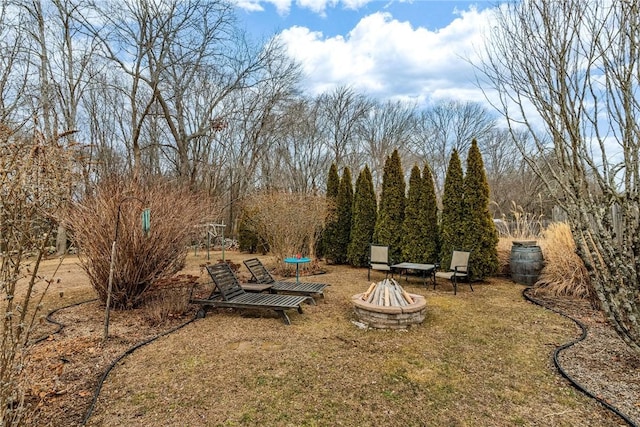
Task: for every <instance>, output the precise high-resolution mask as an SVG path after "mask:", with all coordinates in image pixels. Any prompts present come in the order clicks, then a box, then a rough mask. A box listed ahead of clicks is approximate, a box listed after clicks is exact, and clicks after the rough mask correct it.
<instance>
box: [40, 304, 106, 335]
mask: <svg viewBox="0 0 640 427" xmlns="http://www.w3.org/2000/svg"><path fill="white" fill-rule="evenodd" d="M97 300H98V298H93V299H89V300H85V301H80V302H76V303H73V304H69V305H65V306H64V307H60V308H56V309H55V310H51V311H50V312H49V314H47V317H46V320H47V322H49V323H51V324H54V325H57V326H58V328H57V329H56V330H55V331H53V332H51V333H49V334H47V335H44V336H42V337H40V338H38V339H36V340H34V341H33V343H32V345H33V344H38V343H39V342H42V341H44V340H46V339H47V338H49V337H50V336H51V335H54V334H57V333H59V332H60V331H61V330H62V328H64V325H63V324H62V323H60V322H58V321H57V320H55V319H54V318H53V317H51V316H53V315H54V314H55V313H57V312H58V311H60V310H64V309H67V308H71V307H75V306H78V305H82V304H87V303H90V302H93V301H97Z"/></svg>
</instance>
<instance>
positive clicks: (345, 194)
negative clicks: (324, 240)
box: [327, 168, 353, 264]
mask: <svg viewBox="0 0 640 427" xmlns="http://www.w3.org/2000/svg"><path fill="white" fill-rule="evenodd" d="M352 210H353V184H352V182H351V170H350V169H349V168H344V171H343V172H342V179H340V189H339V191H338V199H337V206H336V220H337V221H336V236H335V241H334V244H333V245H332V246H331V247H329V248H327V251H328V253H330V254H332V259H333V260H334V262H336V263H337V264H346V263H347V249H348V248H349V242H350V240H351V214H352Z"/></svg>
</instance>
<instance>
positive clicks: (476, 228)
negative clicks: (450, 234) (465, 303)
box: [463, 139, 498, 279]
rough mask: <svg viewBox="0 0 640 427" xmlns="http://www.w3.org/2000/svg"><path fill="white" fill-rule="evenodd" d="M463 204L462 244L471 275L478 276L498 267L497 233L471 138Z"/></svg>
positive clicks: (474, 144) (484, 178)
mask: <svg viewBox="0 0 640 427" xmlns="http://www.w3.org/2000/svg"><path fill="white" fill-rule="evenodd" d="M464 204H465V211H466V212H467V215H466V216H465V217H464V226H463V229H464V241H465V244H464V246H465V247H466V248H467V249H469V250H471V259H470V267H471V277H472V278H473V279H482V278H484V277H487V276H491V275H493V274H495V272H496V271H497V270H498V249H497V246H498V232H497V230H496V227H495V224H494V222H493V216H492V215H491V212H490V211H489V184H488V183H487V177H486V174H485V170H484V162H483V161H482V155H481V153H480V149H479V148H478V143H477V141H476V140H475V139H474V140H473V141H472V142H471V148H470V149H469V154H468V155H467V173H466V175H465V178H464Z"/></svg>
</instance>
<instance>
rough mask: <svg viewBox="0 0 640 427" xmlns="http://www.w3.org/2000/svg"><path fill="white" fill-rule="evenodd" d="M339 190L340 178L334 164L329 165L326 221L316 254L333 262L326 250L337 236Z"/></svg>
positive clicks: (333, 243)
mask: <svg viewBox="0 0 640 427" xmlns="http://www.w3.org/2000/svg"><path fill="white" fill-rule="evenodd" d="M339 190H340V176H339V175H338V168H337V166H336V164H335V163H332V164H331V167H330V168H329V174H328V176H327V219H326V221H325V225H324V230H323V231H322V238H321V239H320V244H319V245H318V248H317V253H318V255H319V256H321V257H325V258H327V261H333V259H331V258H330V255H329V253H328V252H327V248H330V247H332V246H333V245H335V241H336V236H337V222H338V217H337V206H338V191H339Z"/></svg>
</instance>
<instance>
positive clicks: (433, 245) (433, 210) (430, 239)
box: [420, 165, 440, 263]
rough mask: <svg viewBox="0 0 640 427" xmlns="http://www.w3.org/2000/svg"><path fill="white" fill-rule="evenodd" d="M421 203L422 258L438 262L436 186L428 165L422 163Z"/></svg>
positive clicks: (428, 261)
mask: <svg viewBox="0 0 640 427" xmlns="http://www.w3.org/2000/svg"><path fill="white" fill-rule="evenodd" d="M420 204H421V205H422V209H421V210H420V212H421V221H420V227H421V229H422V230H423V233H422V235H421V238H422V239H423V240H424V242H425V248H424V260H425V262H427V263H434V262H438V260H439V259H440V229H439V228H438V203H437V200H436V187H435V184H434V182H433V174H432V173H431V168H429V165H424V169H423V171H422V194H421V195H420Z"/></svg>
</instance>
